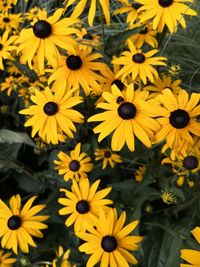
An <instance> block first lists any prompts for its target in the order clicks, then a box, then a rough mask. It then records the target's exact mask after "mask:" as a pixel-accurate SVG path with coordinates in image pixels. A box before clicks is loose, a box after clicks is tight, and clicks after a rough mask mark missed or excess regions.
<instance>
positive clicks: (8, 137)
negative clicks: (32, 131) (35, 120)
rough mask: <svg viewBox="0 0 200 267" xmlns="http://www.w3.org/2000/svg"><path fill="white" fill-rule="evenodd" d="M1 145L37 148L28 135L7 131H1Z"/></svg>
mask: <svg viewBox="0 0 200 267" xmlns="http://www.w3.org/2000/svg"><path fill="white" fill-rule="evenodd" d="M0 143H8V144H13V143H23V144H26V145H29V146H33V147H35V144H34V142H33V141H32V140H31V138H30V137H29V136H28V135H27V134H26V133H20V132H14V131H10V130H7V129H2V130H0Z"/></svg>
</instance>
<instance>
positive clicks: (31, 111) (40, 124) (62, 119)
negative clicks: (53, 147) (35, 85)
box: [19, 87, 83, 144]
mask: <svg viewBox="0 0 200 267" xmlns="http://www.w3.org/2000/svg"><path fill="white" fill-rule="evenodd" d="M73 92H74V91H73V90H71V91H69V92H67V93H66V92H65V90H58V91H56V92H55V93H53V92H52V91H51V90H50V88H49V87H46V88H45V90H44V91H39V90H37V89H36V90H35V95H32V96H31V101H32V102H33V103H35V105H31V106H30V107H29V108H27V109H23V110H20V111H19V113H20V114H23V115H29V116H31V118H30V119H28V120H27V121H26V123H25V124H24V126H25V127H28V126H31V127H32V134H31V135H32V137H34V136H35V135H36V133H38V135H39V136H40V137H41V138H42V139H43V140H44V141H46V142H47V143H48V144H49V143H52V144H58V141H59V134H62V133H65V134H66V135H67V136H68V137H70V138H73V136H74V135H73V132H76V128H75V125H74V122H76V123H83V115H81V113H79V112H78V111H76V110H74V109H73V107H74V106H75V105H77V104H79V103H81V102H82V101H83V100H82V98H81V97H79V96H73Z"/></svg>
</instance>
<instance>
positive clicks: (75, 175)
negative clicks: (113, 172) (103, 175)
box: [54, 143, 93, 182]
mask: <svg viewBox="0 0 200 267" xmlns="http://www.w3.org/2000/svg"><path fill="white" fill-rule="evenodd" d="M58 158H59V160H55V161H54V163H55V164H56V165H57V166H56V167H55V169H56V170H58V173H59V174H61V175H62V174H64V180H65V181H66V182H67V181H68V180H69V179H72V180H73V179H75V180H76V181H79V179H80V178H81V177H83V178H87V173H89V172H91V170H92V169H93V164H92V163H91V157H89V156H88V155H87V154H86V153H85V152H82V153H81V143H78V144H77V145H76V147H75V149H74V150H72V151H71V152H70V155H67V154H66V153H64V152H62V151H61V152H59V153H58Z"/></svg>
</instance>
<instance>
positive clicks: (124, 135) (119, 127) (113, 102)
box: [88, 84, 160, 151]
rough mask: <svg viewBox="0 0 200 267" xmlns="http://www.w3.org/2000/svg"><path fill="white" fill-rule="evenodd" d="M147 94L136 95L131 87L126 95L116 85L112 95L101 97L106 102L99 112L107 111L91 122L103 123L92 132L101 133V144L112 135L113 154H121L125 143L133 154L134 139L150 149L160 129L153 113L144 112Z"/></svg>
mask: <svg viewBox="0 0 200 267" xmlns="http://www.w3.org/2000/svg"><path fill="white" fill-rule="evenodd" d="M146 93H147V92H142V91H140V90H136V91H134V90H133V86H132V84H130V85H129V86H128V87H127V89H126V90H124V91H123V92H121V91H120V90H119V89H118V88H117V86H116V85H113V86H112V93H109V92H104V93H103V95H102V96H103V98H104V99H105V100H106V101H107V102H106V103H99V104H98V105H97V108H101V109H104V110H105V111H104V112H102V113H99V114H96V115H94V116H92V117H90V118H89V119H88V121H89V122H97V121H102V123H100V124H99V125H98V126H97V127H95V128H94V130H93V131H94V133H100V135H99V138H98V141H99V142H101V141H102V140H103V139H104V138H105V137H106V136H108V135H109V134H111V133H112V132H113V135H112V142H111V147H112V150H113V151H119V150H121V149H122V147H123V146H124V144H125V143H126V144H127V146H128V148H129V150H130V151H134V149H135V141H134V140H135V139H134V136H135V135H136V136H137V138H138V139H139V140H140V141H141V142H142V143H143V144H144V145H145V146H147V147H148V148H150V147H151V140H153V139H154V131H158V130H159V129H160V125H159V123H158V122H156V121H155V120H154V119H152V118H151V112H149V111H148V110H146V109H145V108H143V106H144V105H143V103H145V102H146V101H147V100H146V99H145V98H147V97H148V94H146ZM144 96H145V97H144Z"/></svg>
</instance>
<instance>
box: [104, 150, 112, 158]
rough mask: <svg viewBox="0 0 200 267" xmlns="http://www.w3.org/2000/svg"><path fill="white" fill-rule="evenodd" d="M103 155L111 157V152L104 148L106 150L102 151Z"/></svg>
mask: <svg viewBox="0 0 200 267" xmlns="http://www.w3.org/2000/svg"><path fill="white" fill-rule="evenodd" d="M104 157H105V158H110V157H111V153H110V151H108V150H106V151H105V152H104Z"/></svg>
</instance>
